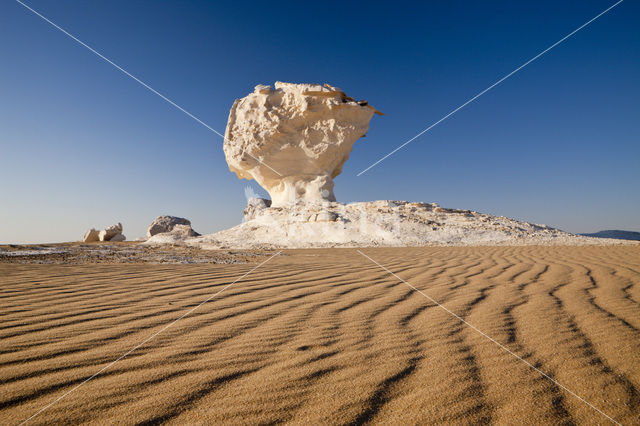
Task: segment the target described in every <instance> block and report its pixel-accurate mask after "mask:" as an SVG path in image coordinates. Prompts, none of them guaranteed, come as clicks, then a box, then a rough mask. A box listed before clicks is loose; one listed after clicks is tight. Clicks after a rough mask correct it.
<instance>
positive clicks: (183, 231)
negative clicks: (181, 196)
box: [147, 216, 200, 237]
mask: <svg viewBox="0 0 640 426" xmlns="http://www.w3.org/2000/svg"><path fill="white" fill-rule="evenodd" d="M176 228H177V229H176ZM174 230H176V234H178V235H184V236H189V237H197V236H199V235H200V234H198V233H197V232H196V231H194V230H193V229H192V228H191V221H190V220H189V219H185V218H183V217H177V216H158V217H157V218H155V219H154V220H153V222H151V225H149V228H148V229H147V237H152V236H154V235H156V234H164V233H168V232H172V231H174Z"/></svg>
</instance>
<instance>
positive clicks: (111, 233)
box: [98, 222, 122, 241]
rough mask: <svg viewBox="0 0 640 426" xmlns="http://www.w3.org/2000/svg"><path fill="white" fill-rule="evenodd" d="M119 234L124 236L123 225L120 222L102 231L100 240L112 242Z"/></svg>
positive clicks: (99, 234)
mask: <svg viewBox="0 0 640 426" xmlns="http://www.w3.org/2000/svg"><path fill="white" fill-rule="evenodd" d="M118 234H122V224H121V223H120V222H118V223H117V224H115V225H111V226H110V227H108V228H106V229H103V230H102V231H100V232H99V233H98V238H99V239H100V241H111V239H112V238H113V237H115V236H116V235H118Z"/></svg>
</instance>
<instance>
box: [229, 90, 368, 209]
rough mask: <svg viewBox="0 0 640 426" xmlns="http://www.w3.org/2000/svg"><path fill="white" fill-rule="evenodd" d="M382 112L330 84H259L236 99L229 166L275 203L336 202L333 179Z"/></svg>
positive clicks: (232, 119)
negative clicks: (370, 123)
mask: <svg viewBox="0 0 640 426" xmlns="http://www.w3.org/2000/svg"><path fill="white" fill-rule="evenodd" d="M374 113H378V114H379V112H378V111H376V110H375V108H373V107H371V106H370V105H369V104H368V103H367V102H366V101H356V100H354V99H353V98H350V97H349V96H347V95H346V94H345V93H344V92H343V91H342V90H340V89H338V88H336V87H332V86H329V85H327V84H325V85H324V86H321V85H319V84H292V83H281V82H276V84H275V88H274V89H272V88H271V86H264V85H258V86H256V88H255V91H254V92H253V93H251V94H250V95H248V96H246V97H244V98H242V99H238V100H236V101H235V102H234V104H233V106H232V107H231V112H230V113H229V121H228V123H227V129H226V132H225V141H224V153H225V157H226V159H227V163H228V164H229V169H230V170H231V171H232V172H235V173H236V174H237V175H238V177H239V178H241V179H255V180H256V181H257V182H258V183H259V184H260V185H261V186H262V187H263V188H264V189H265V190H266V191H267V192H268V193H269V195H270V196H271V200H272V202H273V206H274V207H280V206H285V205H287V204H290V203H295V202H296V201H298V200H303V201H322V200H327V201H335V196H334V194H333V179H334V178H335V177H336V176H338V175H339V174H340V173H341V172H342V166H343V165H344V163H345V161H347V159H348V158H349V154H350V153H351V149H352V147H353V144H354V143H355V141H356V140H358V139H359V138H361V137H363V136H364V135H365V134H366V133H367V130H368V129H369V121H370V120H371V117H372V116H373V114H374Z"/></svg>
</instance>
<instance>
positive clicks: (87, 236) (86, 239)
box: [82, 228, 100, 243]
mask: <svg viewBox="0 0 640 426" xmlns="http://www.w3.org/2000/svg"><path fill="white" fill-rule="evenodd" d="M96 241H100V237H99V236H98V231H97V230H96V229H94V228H91V229H89V230H88V231H87V232H85V233H84V236H83V237H82V242H83V243H93V242H96Z"/></svg>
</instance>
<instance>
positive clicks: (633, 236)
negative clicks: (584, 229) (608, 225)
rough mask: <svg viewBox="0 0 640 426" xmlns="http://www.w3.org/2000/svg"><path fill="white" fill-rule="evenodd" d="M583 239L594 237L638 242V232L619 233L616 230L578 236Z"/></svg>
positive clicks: (639, 239) (639, 233)
mask: <svg viewBox="0 0 640 426" xmlns="http://www.w3.org/2000/svg"><path fill="white" fill-rule="evenodd" d="M580 235H584V236H585V237H595V238H615V239H617V240H634V241H640V232H634V231H620V230H618V229H611V230H608V231H598V232H594V233H592V234H580Z"/></svg>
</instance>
